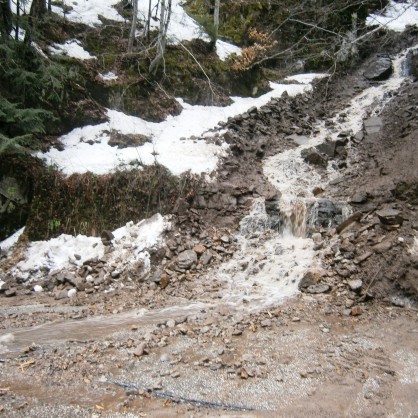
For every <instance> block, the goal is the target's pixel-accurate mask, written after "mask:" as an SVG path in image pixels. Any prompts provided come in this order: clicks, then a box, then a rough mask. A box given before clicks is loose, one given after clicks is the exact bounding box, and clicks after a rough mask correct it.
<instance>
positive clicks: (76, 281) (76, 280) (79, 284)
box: [66, 274, 86, 292]
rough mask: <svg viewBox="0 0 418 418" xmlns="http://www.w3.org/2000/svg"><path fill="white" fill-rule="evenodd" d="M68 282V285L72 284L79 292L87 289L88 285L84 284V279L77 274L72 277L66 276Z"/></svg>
mask: <svg viewBox="0 0 418 418" xmlns="http://www.w3.org/2000/svg"><path fill="white" fill-rule="evenodd" d="M66 280H67V282H68V283H70V284H71V285H73V286H75V287H76V289H77V290H79V291H80V292H82V291H84V290H85V288H86V284H85V282H84V279H83V278H82V277H80V276H76V275H75V274H73V275H71V276H68V275H67V276H66Z"/></svg>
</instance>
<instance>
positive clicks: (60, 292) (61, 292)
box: [55, 290, 68, 300]
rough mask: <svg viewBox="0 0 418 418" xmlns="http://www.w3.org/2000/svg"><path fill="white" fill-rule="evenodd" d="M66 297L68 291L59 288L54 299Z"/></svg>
mask: <svg viewBox="0 0 418 418" xmlns="http://www.w3.org/2000/svg"><path fill="white" fill-rule="evenodd" d="M66 297H68V293H67V291H66V290H60V291H59V292H57V293H56V294H55V299H56V300H60V299H65V298H66Z"/></svg>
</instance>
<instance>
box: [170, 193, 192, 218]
mask: <svg viewBox="0 0 418 418" xmlns="http://www.w3.org/2000/svg"><path fill="white" fill-rule="evenodd" d="M189 207H190V205H189V204H188V203H187V201H186V200H185V199H183V198H182V197H179V198H178V199H177V200H176V203H175V204H174V208H173V213H176V214H177V215H180V216H182V215H185V214H186V213H187V211H188V210H189Z"/></svg>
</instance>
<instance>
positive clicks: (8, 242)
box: [0, 227, 25, 251]
mask: <svg viewBox="0 0 418 418" xmlns="http://www.w3.org/2000/svg"><path fill="white" fill-rule="evenodd" d="M24 230H25V227H23V228H20V229H19V230H18V231H16V232H15V233H14V234H13V235H10V237H9V238H6V239H5V240H4V241H1V242H0V248H1V250H2V251H8V250H9V249H10V248H11V247H13V245H15V244H16V243H17V241H18V239H19V238H20V236H21V235H22V234H23V231H24Z"/></svg>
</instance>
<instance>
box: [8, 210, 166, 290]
mask: <svg viewBox="0 0 418 418" xmlns="http://www.w3.org/2000/svg"><path fill="white" fill-rule="evenodd" d="M169 227H170V223H169V222H168V220H167V219H165V218H163V217H162V216H161V215H160V214H156V215H154V216H153V217H151V218H149V219H145V220H142V221H140V222H138V223H136V224H134V223H133V222H128V223H127V224H126V225H125V226H124V227H121V228H118V229H116V230H115V231H114V232H113V234H114V236H115V238H114V239H113V241H112V244H113V248H114V251H113V252H112V253H111V255H110V257H109V263H118V266H119V268H120V269H124V268H126V267H129V266H132V265H133V264H134V263H137V262H138V261H141V262H142V263H143V266H144V269H145V271H147V269H149V267H150V262H149V259H150V256H149V253H148V252H147V249H149V248H152V247H155V246H158V245H159V244H160V243H161V242H162V234H163V232H164V231H166V230H167V229H168V228H169ZM103 256H104V245H103V243H102V240H101V239H100V238H96V237H86V236H85V235H77V236H76V237H73V236H71V235H66V234H63V235H60V236H59V237H57V238H52V239H50V240H48V241H36V242H33V243H31V244H30V245H29V247H28V249H27V251H26V254H25V259H24V260H22V261H20V262H19V263H18V264H17V265H16V267H15V268H14V269H13V270H12V274H13V275H15V276H18V277H20V278H22V279H24V280H34V279H39V278H43V277H45V271H52V270H60V269H63V268H70V267H71V266H78V267H80V266H81V265H82V264H83V263H84V262H85V261H86V260H90V259H93V258H95V257H97V258H101V257H103ZM35 291H36V290H35Z"/></svg>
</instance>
